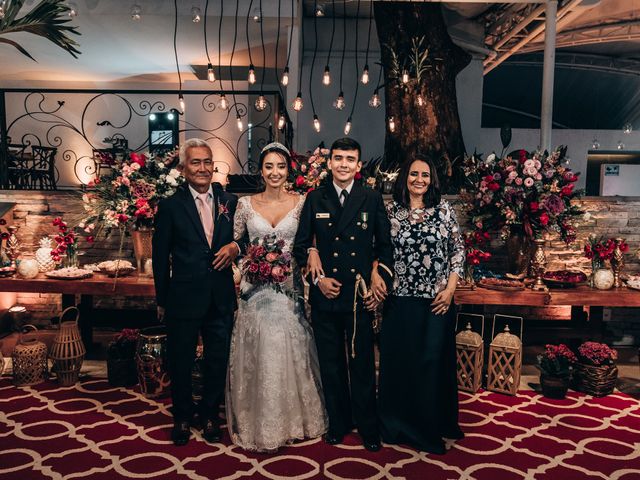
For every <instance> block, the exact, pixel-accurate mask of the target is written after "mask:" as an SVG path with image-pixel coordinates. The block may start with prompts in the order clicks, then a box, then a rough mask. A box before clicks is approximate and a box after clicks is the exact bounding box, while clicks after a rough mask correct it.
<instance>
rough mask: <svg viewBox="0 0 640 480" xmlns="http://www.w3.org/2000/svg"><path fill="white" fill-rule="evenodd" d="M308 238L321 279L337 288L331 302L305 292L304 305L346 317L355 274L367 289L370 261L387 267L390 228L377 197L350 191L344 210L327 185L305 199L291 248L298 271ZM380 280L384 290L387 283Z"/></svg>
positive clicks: (390, 254)
mask: <svg viewBox="0 0 640 480" xmlns="http://www.w3.org/2000/svg"><path fill="white" fill-rule="evenodd" d="M314 238H315V247H316V248H317V249H318V251H319V253H320V259H321V260H322V268H323V269H324V273H325V275H326V276H327V277H332V278H335V279H337V280H338V281H340V282H341V283H342V287H341V289H340V295H339V296H338V298H336V299H333V300H329V299H328V298H326V297H325V296H324V295H323V294H322V292H320V289H319V288H318V287H316V286H313V285H312V286H311V289H310V292H309V302H310V303H311V306H312V307H313V308H316V309H318V310H324V311H341V312H342V311H352V310H353V293H354V288H355V278H356V275H357V274H358V273H360V275H362V277H363V278H364V279H365V280H366V282H367V285H369V284H370V278H371V264H372V263H373V261H374V260H376V259H377V260H378V261H380V262H381V263H384V264H385V265H386V266H388V267H390V268H391V267H392V258H393V250H392V247H391V228H390V224H389V218H388V217H387V212H386V209H385V207H384V203H383V201H382V195H380V193H379V192H377V191H375V190H371V189H368V188H365V187H363V186H362V185H360V184H359V183H355V184H354V185H353V188H352V189H351V194H350V195H349V197H348V198H347V200H346V202H345V205H344V207H341V206H340V201H339V200H338V194H337V193H336V190H335V188H334V187H333V184H332V183H331V184H329V185H327V186H323V187H320V188H318V189H316V190H314V191H312V192H310V193H309V194H308V195H307V199H306V201H305V204H304V207H303V208H302V213H301V216H300V225H299V227H298V233H297V234H296V241H295V246H294V256H295V258H296V260H297V262H298V264H299V265H306V264H307V257H308V254H307V249H308V248H309V247H311V246H313V245H314ZM381 274H382V275H383V278H384V279H385V281H386V282H387V287H388V288H390V287H391V278H390V277H389V276H388V275H386V274H384V273H383V272H381ZM361 306H362V302H359V307H361Z"/></svg>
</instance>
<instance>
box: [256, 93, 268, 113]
mask: <svg viewBox="0 0 640 480" xmlns="http://www.w3.org/2000/svg"><path fill="white" fill-rule="evenodd" d="M253 105H254V107H256V110H257V111H258V112H262V111H264V110H265V109H266V108H267V99H266V98H264V95H263V94H260V96H259V97H258V98H257V99H256V102H255V103H254V104H253Z"/></svg>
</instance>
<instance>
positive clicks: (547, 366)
mask: <svg viewBox="0 0 640 480" xmlns="http://www.w3.org/2000/svg"><path fill="white" fill-rule="evenodd" d="M577 361H578V358H577V357H576V355H575V353H573V352H572V351H571V350H569V347H567V346H566V345H565V344H563V343H561V344H560V345H545V350H544V353H542V354H540V355H538V368H539V369H540V371H541V372H542V373H545V374H547V375H550V376H554V377H568V376H569V374H570V372H571V366H572V365H573V364H574V363H576V362H577Z"/></svg>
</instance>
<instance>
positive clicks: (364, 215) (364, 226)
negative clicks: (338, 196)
mask: <svg viewBox="0 0 640 480" xmlns="http://www.w3.org/2000/svg"><path fill="white" fill-rule="evenodd" d="M360 220H362V225H361V227H362V229H363V230H366V229H367V227H368V226H369V225H367V220H369V214H368V213H367V212H360Z"/></svg>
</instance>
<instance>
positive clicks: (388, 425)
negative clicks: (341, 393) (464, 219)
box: [378, 200, 464, 454]
mask: <svg viewBox="0 0 640 480" xmlns="http://www.w3.org/2000/svg"><path fill="white" fill-rule="evenodd" d="M387 213H388V215H389V220H390V223H391V243H392V245H393V249H394V252H393V255H394V264H393V269H394V271H395V272H394V273H395V277H394V288H393V291H392V292H391V295H389V298H388V299H387V300H386V301H385V310H384V318H383V321H382V330H381V332H380V385H379V397H378V414H379V417H380V432H381V434H382V439H383V440H384V441H385V442H386V443H392V444H407V445H411V446H412V447H414V448H417V449H418V450H422V451H427V452H432V453H438V454H442V453H444V452H445V444H444V442H443V438H462V436H463V434H462V432H461V431H460V428H459V426H458V392H457V384H456V357H455V355H456V353H455V331H454V324H455V319H454V318H453V309H452V308H450V309H449V311H448V312H447V313H445V314H444V315H436V314H434V313H433V312H432V311H431V302H432V300H433V298H434V297H435V296H436V295H437V293H438V292H439V291H441V290H442V289H443V288H445V286H446V285H447V281H448V279H449V276H450V275H451V273H452V272H455V273H457V274H458V275H462V272H463V268H464V243H463V241H462V239H461V235H460V228H459V227H458V223H457V221H456V217H455V212H454V211H453V209H452V208H451V206H450V205H449V203H448V202H446V201H444V200H443V201H441V202H440V204H438V205H437V206H436V207H435V208H427V209H409V208H406V207H404V206H402V205H400V204H398V203H396V202H391V203H389V204H388V205H387Z"/></svg>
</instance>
